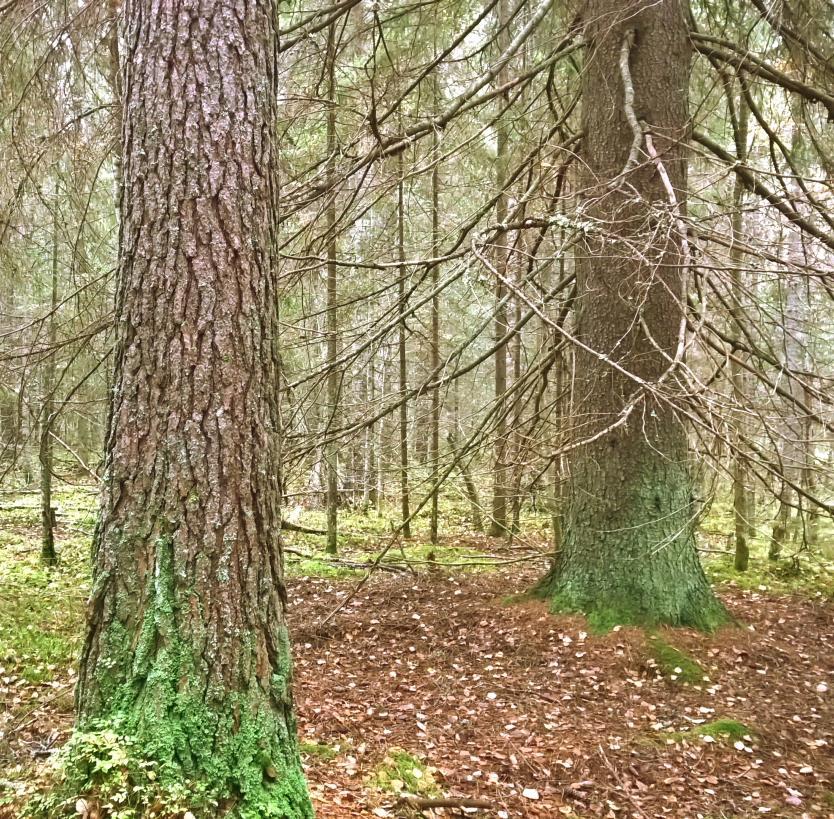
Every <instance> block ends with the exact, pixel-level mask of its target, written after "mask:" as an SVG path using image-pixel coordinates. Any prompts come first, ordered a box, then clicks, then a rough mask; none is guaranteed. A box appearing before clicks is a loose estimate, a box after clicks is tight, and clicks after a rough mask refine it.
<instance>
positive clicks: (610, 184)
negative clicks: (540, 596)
mask: <svg viewBox="0 0 834 819" xmlns="http://www.w3.org/2000/svg"><path fill="white" fill-rule="evenodd" d="M686 11H687V10H686V6H685V3H683V2H681V0H636V1H634V0H617V2H605V0H592V1H591V2H590V3H589V4H588V5H587V7H586V11H585V15H584V27H585V35H586V42H587V44H588V46H587V48H588V51H587V54H586V60H585V66H584V69H583V74H582V78H583V79H582V95H583V97H582V98H583V100H584V104H583V124H582V126H583V127H582V133H583V139H582V155H581V163H582V171H581V176H582V178H581V179H580V185H579V190H581V191H582V192H583V196H584V199H585V201H584V203H583V206H582V207H584V218H585V219H586V220H587V221H588V222H589V223H590V224H592V225H595V226H597V227H596V228H595V229H592V230H590V231H589V232H588V233H587V234H586V235H585V236H584V238H583V244H582V246H580V247H578V248H577V255H576V274H577V319H576V320H577V327H576V336H577V338H578V342H579V345H581V346H578V347H577V348H576V351H575V356H576V358H575V373H576V379H575V393H574V394H575V401H574V407H575V419H576V420H575V422H574V423H575V424H576V425H578V427H579V429H578V433H577V434H578V436H579V437H581V438H582V439H592V440H590V441H589V442H587V443H586V444H585V445H583V446H581V447H579V448H578V449H577V450H575V452H574V454H573V457H572V465H571V482H570V497H569V503H568V510H567V515H566V521H565V523H566V526H565V532H564V539H563V543H562V548H561V550H560V552H559V554H558V556H557V559H556V560H555V562H554V566H553V569H552V570H551V572H550V573H549V575H548V576H547V577H546V578H545V580H544V582H543V584H542V591H544V592H545V593H547V594H548V595H549V596H550V598H551V600H552V604H553V606H554V608H555V609H557V610H568V611H582V612H585V613H587V614H588V615H589V619H590V621H591V623H592V625H595V626H596V627H600V628H605V627H610V626H612V625H614V624H616V623H624V622H631V623H642V624H651V623H669V624H673V625H692V626H696V627H701V628H707V629H708V628H713V627H715V626H716V625H717V624H718V623H720V622H723V621H724V619H725V618H726V614H725V613H724V610H723V608H722V607H721V605H720V604H719V603H718V602H717V601H716V599H715V597H714V596H713V594H712V591H711V589H710V587H709V584H708V582H707V580H706V577H705V575H704V572H703V570H702V568H701V565H700V562H699V560H698V556H697V552H696V550H695V539H694V538H695V533H694V518H695V512H696V509H695V504H694V499H693V492H692V485H691V481H692V479H691V475H690V465H689V461H688V452H687V434H686V429H685V427H684V426H683V424H682V421H681V419H680V418H678V417H677V416H676V414H675V412H674V410H673V409H672V407H671V406H670V404H669V403H668V402H667V401H666V400H660V399H658V398H656V397H655V392H654V391H653V390H652V389H647V388H646V386H644V385H652V384H655V385H656V384H658V383H659V382H661V379H663V380H662V382H661V386H658V387H656V390H657V391H661V390H662V391H664V392H665V393H666V394H669V393H670V392H671V390H672V388H673V385H674V380H675V374H674V365H673V364H672V363H670V362H673V361H674V359H675V357H676V355H678V351H679V350H680V349H681V345H680V342H681V341H682V339H681V324H682V322H681V310H682V306H681V305H682V303H683V304H685V298H684V293H685V288H686V265H687V262H688V259H687V256H686V245H685V241H686V239H685V235H684V229H683V228H682V217H683V209H684V208H685V203H686V159H685V148H684V146H683V144H682V142H683V140H685V138H686V133H687V127H688V121H689V120H688V111H687V89H688V81H689V63H690V47H689V40H688V34H687V16H686ZM632 92H633V99H634V102H633V104H631V103H630V102H629V98H630V97H631V96H632ZM638 116H639V118H640V120H642V124H638ZM644 132H645V133H644ZM646 134H648V136H646ZM635 145H637V147H636V148H635V147H634V146H635ZM650 152H654V158H652V157H651V155H650ZM670 367H671V371H670ZM624 418H625V420H623V419H624ZM605 430H608V431H607V432H606V431H605ZM594 436H596V437H594Z"/></svg>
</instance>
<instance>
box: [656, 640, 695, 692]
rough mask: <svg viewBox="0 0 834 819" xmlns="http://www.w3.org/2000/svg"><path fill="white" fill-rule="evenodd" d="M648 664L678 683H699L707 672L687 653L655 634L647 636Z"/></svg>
mask: <svg viewBox="0 0 834 819" xmlns="http://www.w3.org/2000/svg"><path fill="white" fill-rule="evenodd" d="M647 643H648V649H649V655H650V664H652V667H653V668H654V669H655V670H656V671H657V672H658V673H659V674H660V675H661V676H663V677H665V678H667V679H669V680H672V681H673V682H678V683H687V684H689V685H699V684H701V683H703V682H704V678H705V677H707V676H708V675H707V672H706V671H705V670H704V668H702V666H701V665H699V664H698V662H697V661H696V660H694V659H693V658H692V657H690V656H689V655H687V654H685V653H684V652H683V651H681V650H680V649H678V648H675V647H674V646H673V645H670V644H669V643H667V642H666V641H665V640H663V639H662V638H661V637H659V636H658V635H657V634H653V635H650V636H649V638H648V641H647Z"/></svg>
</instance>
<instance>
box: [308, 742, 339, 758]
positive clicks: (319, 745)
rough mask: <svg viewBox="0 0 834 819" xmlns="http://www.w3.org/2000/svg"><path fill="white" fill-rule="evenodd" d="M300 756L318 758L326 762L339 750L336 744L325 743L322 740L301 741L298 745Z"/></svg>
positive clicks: (334, 756) (335, 755) (337, 753)
mask: <svg viewBox="0 0 834 819" xmlns="http://www.w3.org/2000/svg"><path fill="white" fill-rule="evenodd" d="M298 750H299V751H300V752H301V756H302V757H305V758H313V759H320V760H321V761H322V762H328V761H329V760H331V759H335V758H336V757H337V756H338V755H339V752H340V750H341V749H340V748H339V746H338V745H335V746H334V745H327V744H325V743H324V742H302V743H300V744H299V746H298Z"/></svg>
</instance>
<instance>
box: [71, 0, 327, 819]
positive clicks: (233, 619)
mask: <svg viewBox="0 0 834 819" xmlns="http://www.w3.org/2000/svg"><path fill="white" fill-rule="evenodd" d="M123 14H124V24H125V29H124V37H123V42H124V43H126V44H127V46H128V48H127V51H126V53H125V54H124V55H123V56H124V61H125V62H124V75H123V109H122V113H123V156H122V190H121V196H120V200H121V236H120V262H119V277H118V292H117V304H116V315H117V322H118V324H117V334H118V335H117V349H116V358H115V376H114V389H113V398H112V406H111V418H110V423H109V425H108V440H107V455H106V473H105V482H104V489H103V494H102V504H101V518H100V522H99V526H98V529H97V532H96V536H95V538H94V569H93V590H92V593H91V597H90V602H89V609H88V623H87V637H86V641H85V645H84V649H83V653H82V658H81V666H80V672H79V682H78V689H77V714H78V726H79V728H80V729H82V730H95V729H97V728H100V727H113V728H115V729H116V730H117V731H118V733H119V734H126V735H129V736H131V737H133V738H134V740H135V744H134V745H133V746H132V748H133V749H134V751H138V752H140V753H141V754H142V755H143V756H145V757H147V758H149V759H152V760H155V761H156V762H157V763H158V764H159V771H160V781H163V780H165V779H169V780H171V781H182V780H185V781H186V782H193V783H194V788H193V792H194V794H195V798H196V794H198V793H200V789H201V788H202V789H203V790H204V792H205V794H206V795H209V796H214V797H215V798H216V799H217V800H218V807H217V808H215V809H213V814H212V815H217V816H238V817H246V818H247V819H249V817H252V818H254V817H284V818H285V819H298V818H299V817H305V819H306V817H311V816H312V815H313V812H312V808H311V804H310V801H309V797H308V794H307V788H306V784H305V781H304V777H303V774H302V772H301V764H300V760H299V754H298V747H297V740H296V728H295V720H294V716H293V706H292V697H291V659H290V645H289V637H288V633H287V627H286V620H285V599H286V594H285V590H284V584H283V566H282V554H281V545H280V541H279V530H280V500H281V490H280V476H279V444H280V440H279V435H280V429H279V413H278V407H277V392H278V389H277V386H278V375H279V356H278V350H277V336H278V316H277V304H278V296H277V266H276V258H277V257H276V214H277V210H276V206H277V187H276V179H275V169H276V155H275V151H276V148H275V142H274V136H273V127H274V122H275V116H276V112H275V109H274V106H275V100H276V98H277V95H276V89H275V77H276V68H277V64H276V61H277V43H276V37H275V31H276V26H275V20H274V19H273V14H274V10H273V6H272V4H271V3H269V2H266V0H180V2H177V3H174V2H171V0H127V2H126V3H125V5H124V10H123Z"/></svg>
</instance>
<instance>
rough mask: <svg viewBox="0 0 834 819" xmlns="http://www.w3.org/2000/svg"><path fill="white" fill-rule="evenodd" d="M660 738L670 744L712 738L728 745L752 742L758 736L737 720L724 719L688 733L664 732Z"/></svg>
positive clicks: (706, 723)
mask: <svg viewBox="0 0 834 819" xmlns="http://www.w3.org/2000/svg"><path fill="white" fill-rule="evenodd" d="M659 736H660V738H661V739H663V740H665V741H667V742H669V741H672V742H683V741H685V740H689V739H693V738H698V739H703V738H704V737H711V738H712V739H715V740H719V741H722V742H727V743H734V742H744V741H747V742H752V741H753V739H754V738H755V736H756V732H755V731H754V730H753V729H752V728H750V726H748V725H745V724H744V723H743V722H739V721H738V720H735V719H730V718H728V717H722V718H720V719H716V720H713V721H712V722H705V723H703V724H701V725H695V726H693V727H692V728H691V729H690V730H688V731H667V732H662V733H661V734H660V735H659Z"/></svg>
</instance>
